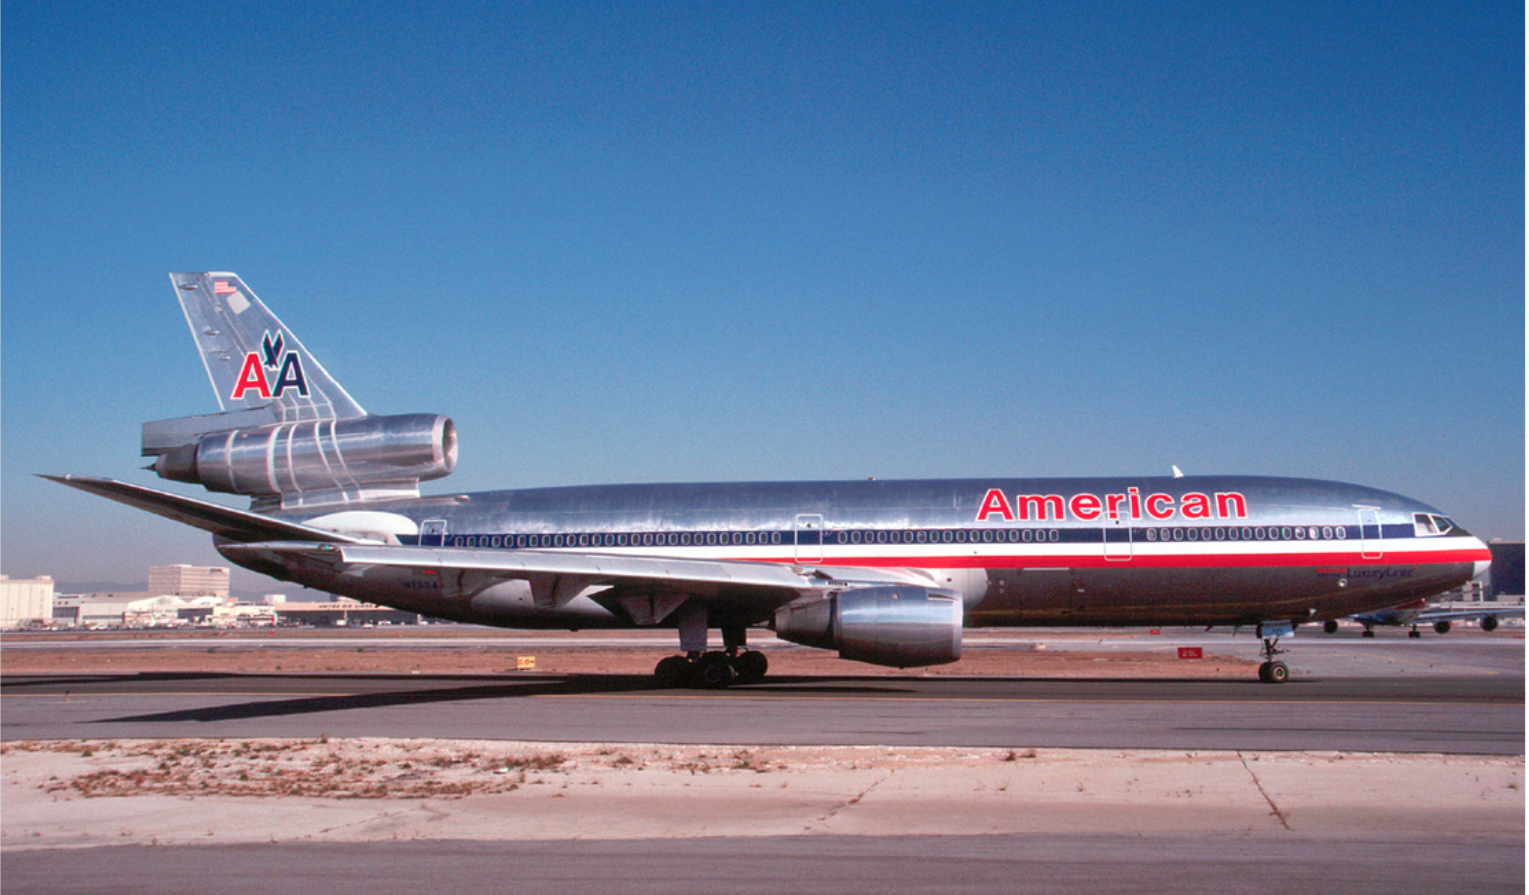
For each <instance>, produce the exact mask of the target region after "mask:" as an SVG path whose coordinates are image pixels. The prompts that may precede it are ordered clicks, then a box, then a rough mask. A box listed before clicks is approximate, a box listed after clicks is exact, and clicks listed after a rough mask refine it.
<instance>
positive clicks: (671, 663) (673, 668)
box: [653, 656, 690, 689]
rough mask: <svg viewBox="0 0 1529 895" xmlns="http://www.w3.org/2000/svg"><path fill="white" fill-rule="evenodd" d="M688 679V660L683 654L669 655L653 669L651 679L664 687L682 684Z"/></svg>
mask: <svg viewBox="0 0 1529 895" xmlns="http://www.w3.org/2000/svg"><path fill="white" fill-rule="evenodd" d="M689 679H690V660H689V659H687V658H685V657H684V656H670V657H669V658H667V659H663V660H661V661H660V662H659V663H658V667H656V668H654V669H653V681H654V683H656V684H658V686H660V687H663V688H665V689H667V688H670V687H679V686H683V685H684V684H685V682H686V681H687V680H689Z"/></svg>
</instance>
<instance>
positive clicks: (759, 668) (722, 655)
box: [653, 650, 770, 690]
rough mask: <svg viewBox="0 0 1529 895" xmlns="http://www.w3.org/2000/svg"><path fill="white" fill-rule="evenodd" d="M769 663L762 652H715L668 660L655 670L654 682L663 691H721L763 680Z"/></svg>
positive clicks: (692, 654) (675, 657)
mask: <svg viewBox="0 0 1529 895" xmlns="http://www.w3.org/2000/svg"><path fill="white" fill-rule="evenodd" d="M769 670H770V660H769V659H766V658H765V654H764V653H762V652H760V651H759V650H740V651H736V652H728V651H726V650H712V651H711V652H705V653H690V654H689V655H684V656H669V657H668V658H666V659H663V660H661V661H660V662H659V663H658V666H657V667H656V668H654V669H653V680H654V682H655V683H657V684H658V685H659V686H660V687H666V688H667V687H695V688H697V689H703V690H720V689H722V688H723V687H729V686H732V685H733V684H752V683H755V682H758V681H761V680H764V676H765V674H767V673H768V672H769Z"/></svg>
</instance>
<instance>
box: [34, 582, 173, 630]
mask: <svg viewBox="0 0 1529 895" xmlns="http://www.w3.org/2000/svg"><path fill="white" fill-rule="evenodd" d="M148 598H149V595H148V593H147V592H144V591H129V592H122V593H111V592H108V593H94V594H60V595H59V596H58V597H57V598H56V599H54V601H53V621H54V622H55V623H57V624H61V625H79V626H81V627H92V628H102V627H108V628H115V627H118V626H120V625H121V624H122V621H123V619H124V618H125V617H126V616H127V613H128V611H129V609H130V608H131V607H132V605H133V603H135V602H140V601H143V600H147V599H148Z"/></svg>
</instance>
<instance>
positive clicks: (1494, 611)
mask: <svg viewBox="0 0 1529 895" xmlns="http://www.w3.org/2000/svg"><path fill="white" fill-rule="evenodd" d="M1488 615H1490V616H1494V617H1496V618H1523V616H1524V607H1522V606H1500V607H1499V606H1495V605H1494V606H1492V607H1491V608H1488V607H1487V606H1485V605H1483V606H1482V608H1480V609H1424V610H1423V611H1422V612H1419V613H1418V614H1417V622H1418V623H1419V624H1427V623H1430V622H1446V621H1470V620H1471V619H1477V618H1484V617H1486V616H1488Z"/></svg>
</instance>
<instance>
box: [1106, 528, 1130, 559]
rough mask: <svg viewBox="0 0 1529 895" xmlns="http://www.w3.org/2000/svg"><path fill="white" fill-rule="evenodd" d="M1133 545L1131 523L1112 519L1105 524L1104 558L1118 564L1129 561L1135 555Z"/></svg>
mask: <svg viewBox="0 0 1529 895" xmlns="http://www.w3.org/2000/svg"><path fill="white" fill-rule="evenodd" d="M1133 548H1134V545H1133V544H1132V543H1131V521H1130V520H1129V519H1111V520H1108V521H1106V522H1105V523H1104V558H1105V559H1108V560H1112V561H1116V562H1126V561H1129V560H1130V559H1131V557H1132V555H1134V549H1133Z"/></svg>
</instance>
